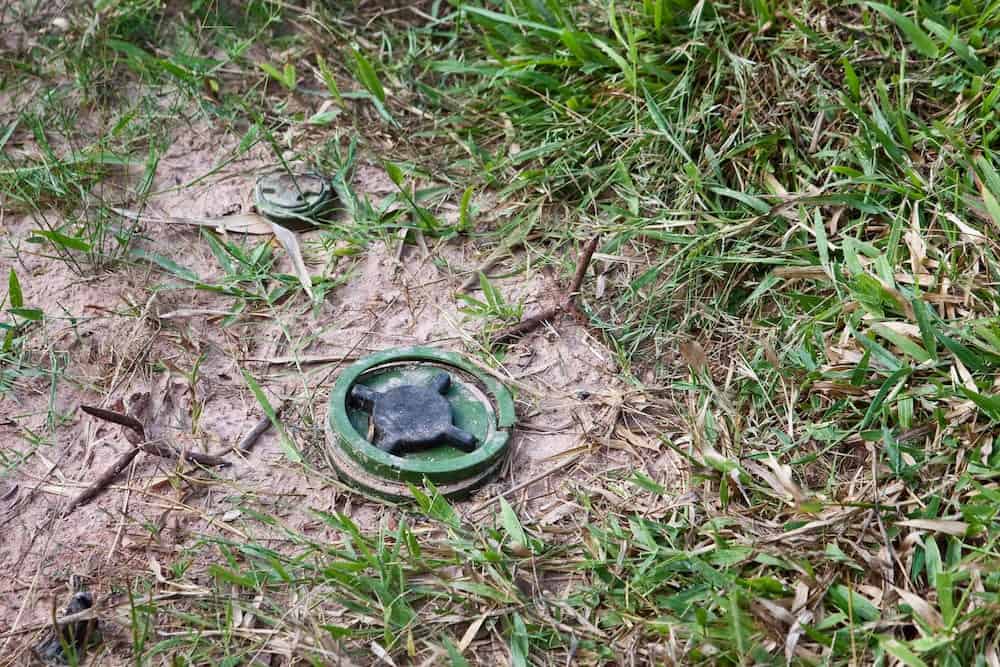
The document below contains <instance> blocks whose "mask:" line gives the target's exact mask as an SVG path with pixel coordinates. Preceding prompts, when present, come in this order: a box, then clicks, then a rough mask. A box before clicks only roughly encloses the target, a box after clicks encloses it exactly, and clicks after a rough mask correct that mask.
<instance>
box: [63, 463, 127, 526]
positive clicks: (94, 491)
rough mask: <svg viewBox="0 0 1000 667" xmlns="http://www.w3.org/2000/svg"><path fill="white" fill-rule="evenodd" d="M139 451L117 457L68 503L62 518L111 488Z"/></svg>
mask: <svg viewBox="0 0 1000 667" xmlns="http://www.w3.org/2000/svg"><path fill="white" fill-rule="evenodd" d="M141 451H142V449H140V448H139V447H133V448H132V449H130V450H128V451H127V452H125V453H124V454H122V455H121V456H119V457H118V460H117V461H115V462H114V463H113V464H111V467H110V468H108V469H107V470H105V471H104V472H103V473H101V476H100V477H98V478H97V479H96V480H95V481H94V483H93V484H91V485H90V486H88V487H87V488H86V489H84V490H83V491H81V492H80V495H78V496H77V497H76V498H74V499H73V500H71V501H70V503H69V505H67V506H66V509H65V510H64V511H63V518H65V517H67V516H69V515H70V514H71V513H72V512H73V510H75V509H76V508H77V507H79V506H80V505H86V504H87V503H89V502H90V501H91V500H93V499H94V498H96V497H97V496H99V495H101V493H102V492H103V491H104V490H105V489H106V488H108V487H109V486H111V483H112V482H114V481H115V479H116V478H117V477H118V476H119V475H120V474H122V472H123V471H124V470H125V468H127V467H128V465H129V464H130V463H132V460H133V459H135V457H136V456H138V454H139V452H141Z"/></svg>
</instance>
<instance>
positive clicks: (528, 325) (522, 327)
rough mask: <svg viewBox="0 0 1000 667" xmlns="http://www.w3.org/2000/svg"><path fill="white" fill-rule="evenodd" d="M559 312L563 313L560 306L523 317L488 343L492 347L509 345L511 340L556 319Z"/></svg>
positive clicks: (494, 335) (495, 335) (496, 334)
mask: <svg viewBox="0 0 1000 667" xmlns="http://www.w3.org/2000/svg"><path fill="white" fill-rule="evenodd" d="M561 312H563V307H562V306H552V307H551V308H548V309H546V310H543V311H542V312H540V313H535V314H534V315H530V316H528V317H525V318H524V319H523V320H521V321H520V322H518V323H517V324H515V325H513V326H509V327H507V328H506V329H503V330H502V331H498V332H497V333H495V334H493V338H491V339H490V343H491V344H492V345H503V344H504V343H509V342H510V341H512V340H515V339H517V338H520V337H521V336H524V335H526V334H529V333H531V332H532V331H534V330H535V329H537V328H538V327H540V326H542V325H543V324H545V323H546V322H548V321H549V320H551V319H554V318H555V317H557V316H558V315H559V313H561Z"/></svg>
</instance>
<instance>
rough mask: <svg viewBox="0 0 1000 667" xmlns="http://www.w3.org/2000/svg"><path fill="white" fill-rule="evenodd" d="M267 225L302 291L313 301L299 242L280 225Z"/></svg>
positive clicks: (310, 282) (310, 281) (307, 271)
mask: <svg viewBox="0 0 1000 667" xmlns="http://www.w3.org/2000/svg"><path fill="white" fill-rule="evenodd" d="M268 224H270V225H271V230H272V231H273V232H274V237H275V238H276V239H278V242H279V243H280V244H281V245H282V247H283V248H284V249H285V252H287V253H288V256H289V257H290V258H291V260H292V266H294V267H295V275H297V276H298V277H299V282H300V283H302V289H303V290H305V293H306V294H308V295H309V299H310V300H315V297H314V296H313V291H312V276H310V275H309V270H308V269H306V263H305V262H304V261H303V259H302V249H301V248H299V240H298V239H297V238H295V234H294V233H293V232H290V231H289V230H287V229H285V228H284V227H282V226H281V225H278V224H275V223H273V222H272V223H268Z"/></svg>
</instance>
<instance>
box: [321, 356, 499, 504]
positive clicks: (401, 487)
mask: <svg viewBox="0 0 1000 667" xmlns="http://www.w3.org/2000/svg"><path fill="white" fill-rule="evenodd" d="M513 425H514V399H513V398H512V397H511V395H510V392H509V391H508V390H507V388H506V387H505V386H504V385H503V384H502V383H500V382H499V381H497V380H496V379H495V378H493V377H492V376H490V375H488V374H486V373H484V372H483V371H481V370H480V369H479V368H477V367H476V366H474V365H473V364H472V363H471V362H470V361H469V360H467V359H465V358H464V357H462V356H461V355H459V354H455V353H453V352H444V351H441V350H435V349H432V348H422V347H408V348H397V349H392V350H386V351H384V352H379V353H377V354H373V355H370V356H368V357H365V358H363V359H361V360H359V361H358V362H357V363H355V364H353V365H352V366H350V367H349V368H347V370H345V371H344V372H343V373H342V374H341V376H340V377H339V378H338V380H337V382H336V384H334V387H333V391H332V392H331V394H330V409H329V416H328V419H327V440H328V444H329V447H330V452H331V460H332V462H333V464H334V466H335V467H336V468H337V471H338V472H339V473H340V475H341V477H342V478H343V479H344V481H345V482H347V483H348V484H351V485H352V486H355V487H358V488H360V489H362V490H364V491H367V492H369V493H374V494H376V495H379V496H381V497H384V498H390V499H396V500H398V499H406V498H410V497H411V495H410V492H409V489H408V484H414V485H416V486H418V487H419V486H421V485H422V484H423V483H424V480H428V481H430V482H432V483H433V484H434V485H435V486H436V487H438V489H439V490H440V491H441V493H443V494H444V495H446V496H459V495H462V494H464V493H467V492H469V491H471V490H472V489H474V488H476V487H477V486H478V485H480V484H482V483H484V482H485V481H486V480H487V478H489V476H490V475H491V474H493V473H494V472H496V470H497V468H498V467H499V466H500V464H501V463H502V462H503V457H504V455H505V454H506V453H507V443H508V441H509V439H510V429H511V428H512V427H513Z"/></svg>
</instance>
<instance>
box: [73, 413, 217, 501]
mask: <svg viewBox="0 0 1000 667" xmlns="http://www.w3.org/2000/svg"><path fill="white" fill-rule="evenodd" d="M80 409H81V410H83V411H84V412H86V413H87V414H88V415H91V416H93V417H97V418H98V419H103V420H105V421H109V422H112V423H115V424H120V425H121V426H124V427H125V428H126V429H127V430H125V431H124V432H123V434H124V436H125V439H126V440H128V441H129V442H130V443H132V445H134V446H133V448H132V449H130V450H128V451H127V452H125V453H124V454H122V455H121V456H119V457H118V459H117V460H116V461H115V462H114V463H113V464H111V466H110V467H109V468H108V469H107V470H105V471H104V472H103V473H101V475H100V477H98V478H97V479H96V480H95V481H94V483H93V484H91V485H90V486H88V487H87V488H86V489H84V490H83V491H81V492H80V494H79V495H78V496H76V498H74V499H73V500H71V501H70V503H69V504H68V505H67V506H66V509H65V510H64V511H63V517H67V516H69V515H70V514H71V513H72V512H73V511H74V510H75V509H76V508H77V507H80V506H81V505H86V504H87V503H89V502H90V501H91V500H93V499H94V498H96V497H97V496H99V495H101V493H103V492H104V490H105V489H107V488H108V487H109V486H111V484H112V483H113V482H114V481H115V480H116V479H117V478H118V476H119V475H121V474H122V472H124V471H125V468H127V467H128V466H129V464H130V463H132V461H133V460H135V457H136V456H138V455H139V452H146V453H148V454H155V455H156V456H162V457H164V458H172V459H180V460H182V461H184V462H187V463H197V464H199V465H203V466H227V465H229V461H226V460H225V459H223V458H220V457H218V456H212V455H211V454H202V453H200V452H183V453H181V452H178V451H177V450H176V449H174V448H173V447H170V446H169V445H164V444H160V443H157V442H147V441H146V439H145V438H146V429H145V428H144V427H143V425H142V422H140V421H139V420H138V419H136V418H135V417H132V416H131V415H125V414H122V413H120V412H114V411H112V410H105V409H104V408H98V407H94V406H92V405H81V406H80Z"/></svg>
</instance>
